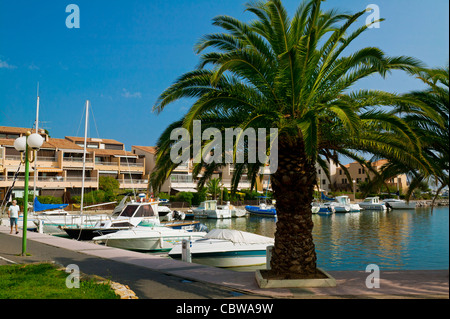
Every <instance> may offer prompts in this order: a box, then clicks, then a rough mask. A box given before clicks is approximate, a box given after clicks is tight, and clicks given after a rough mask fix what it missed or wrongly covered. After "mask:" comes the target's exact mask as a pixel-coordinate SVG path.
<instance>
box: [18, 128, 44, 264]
mask: <svg viewBox="0 0 450 319" xmlns="http://www.w3.org/2000/svg"><path fill="white" fill-rule="evenodd" d="M43 143H44V139H43V137H42V136H40V135H39V134H37V133H34V134H31V133H30V132H27V133H26V134H25V136H22V137H19V138H18V139H16V140H15V141H14V148H15V149H16V150H17V151H19V152H20V161H21V162H22V164H25V187H24V195H23V201H24V203H23V236H22V256H26V254H27V221H28V220H27V215H28V177H29V166H30V165H29V163H33V162H34V160H35V158H36V156H35V152H36V151H38V150H39V149H40V148H41V146H42V144H43ZM24 153H25V154H24ZM24 155H25V159H24V158H23V157H24ZM30 157H31V158H30Z"/></svg>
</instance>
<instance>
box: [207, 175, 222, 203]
mask: <svg viewBox="0 0 450 319" xmlns="http://www.w3.org/2000/svg"><path fill="white" fill-rule="evenodd" d="M222 186H223V185H222V183H221V180H220V178H213V179H211V180H210V181H209V182H208V184H207V185H206V190H207V192H208V194H210V195H211V196H212V199H214V200H215V199H217V196H218V195H219V194H220V190H221V187H222Z"/></svg>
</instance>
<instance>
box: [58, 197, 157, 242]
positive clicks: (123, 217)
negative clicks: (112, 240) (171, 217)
mask: <svg viewBox="0 0 450 319" xmlns="http://www.w3.org/2000/svg"><path fill="white" fill-rule="evenodd" d="M94 217H96V216H94ZM143 222H145V223H146V224H147V225H148V226H157V225H160V223H161V222H160V220H159V217H158V202H156V201H151V202H146V201H142V202H135V201H131V202H129V203H127V204H126V205H125V207H124V208H123V209H122V211H117V210H116V212H115V213H113V214H112V215H111V216H108V218H104V219H102V220H98V221H96V222H95V223H78V224H72V225H64V226H61V227H60V228H61V229H62V230H63V231H65V232H66V233H67V235H69V237H71V238H74V239H79V240H90V239H92V238H93V237H95V236H97V235H98V232H101V233H103V234H105V233H111V232H117V231H119V230H124V229H129V228H133V227H136V226H138V225H139V224H140V223H143Z"/></svg>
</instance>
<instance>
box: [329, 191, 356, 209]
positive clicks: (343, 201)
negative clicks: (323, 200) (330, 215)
mask: <svg viewBox="0 0 450 319" xmlns="http://www.w3.org/2000/svg"><path fill="white" fill-rule="evenodd" d="M330 205H331V206H333V208H334V211H335V212H336V213H355V212H360V211H361V206H359V204H352V203H350V198H349V197H348V196H347V195H342V196H336V198H335V202H331V203H330Z"/></svg>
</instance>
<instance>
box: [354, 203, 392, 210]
mask: <svg viewBox="0 0 450 319" xmlns="http://www.w3.org/2000/svg"><path fill="white" fill-rule="evenodd" d="M359 206H361V208H362V209H365V210H386V209H387V208H386V206H385V205H381V204H367V205H364V204H359Z"/></svg>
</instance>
